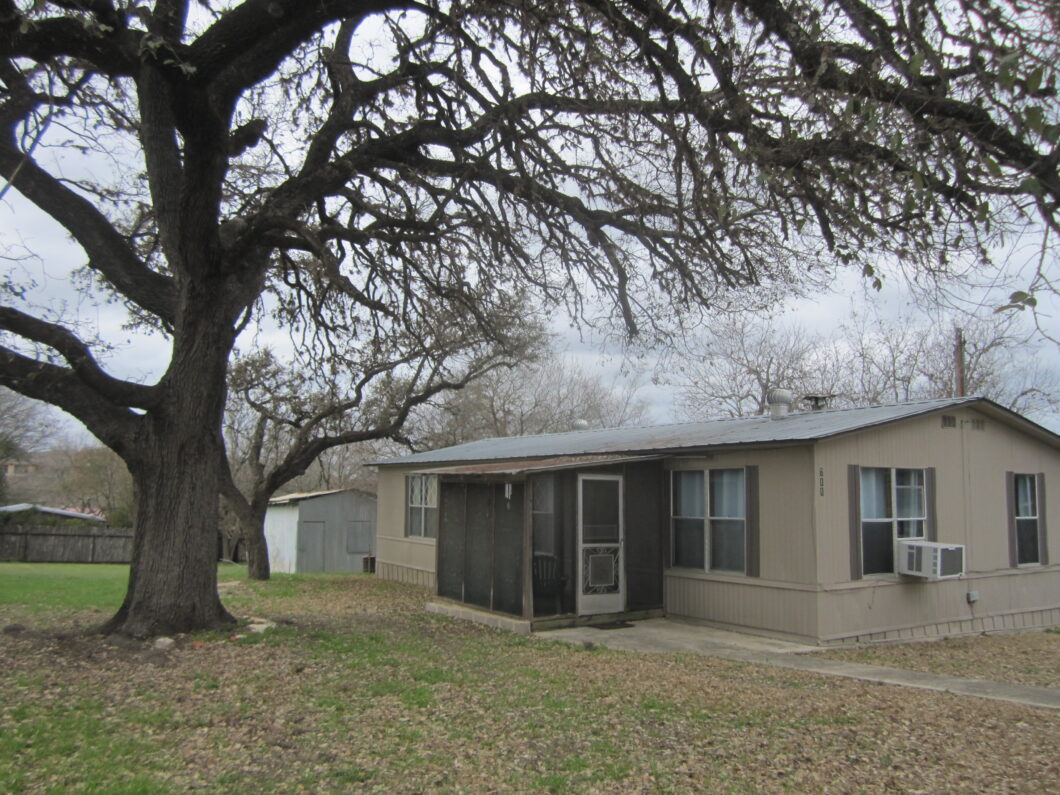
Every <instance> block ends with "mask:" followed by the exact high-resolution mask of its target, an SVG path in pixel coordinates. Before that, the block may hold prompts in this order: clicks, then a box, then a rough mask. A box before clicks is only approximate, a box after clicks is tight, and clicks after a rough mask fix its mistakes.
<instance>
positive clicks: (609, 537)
mask: <svg viewBox="0 0 1060 795" xmlns="http://www.w3.org/2000/svg"><path fill="white" fill-rule="evenodd" d="M622 539H623V527H622V476H621V475H579V476H578V615H582V616H585V615H596V614H598V613H618V612H621V611H622V610H625V608H626V575H625V561H624V560H623V554H624V553H623V544H622Z"/></svg>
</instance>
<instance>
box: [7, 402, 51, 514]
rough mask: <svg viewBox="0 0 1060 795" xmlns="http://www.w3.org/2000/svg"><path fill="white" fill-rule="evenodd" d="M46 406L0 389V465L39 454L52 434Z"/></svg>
mask: <svg viewBox="0 0 1060 795" xmlns="http://www.w3.org/2000/svg"><path fill="white" fill-rule="evenodd" d="M49 413H50V412H49V407H48V405H47V404H45V403H41V402H39V401H36V400H30V399H29V398H25V397H23V396H22V395H20V394H18V393H17V392H12V391H11V390H10V389H7V388H5V387H3V386H0V464H2V463H4V462H5V461H8V460H11V459H19V458H24V457H25V456H27V455H28V454H29V453H30V452H32V451H33V450H39V449H40V448H41V446H42V444H43V442H44V441H45V439H46V438H47V437H48V435H49V433H50V432H51V431H52V428H53V423H52V422H51V421H50V418H49V417H48V414H49ZM7 492H8V486H7V479H6V471H5V468H4V467H3V466H0V503H2V502H6V500H7V496H6V495H7Z"/></svg>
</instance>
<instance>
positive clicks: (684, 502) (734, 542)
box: [671, 469, 747, 572]
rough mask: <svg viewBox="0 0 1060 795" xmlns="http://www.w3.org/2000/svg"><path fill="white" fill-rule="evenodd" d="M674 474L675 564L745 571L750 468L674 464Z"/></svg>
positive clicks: (672, 511) (672, 517)
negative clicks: (688, 467)
mask: <svg viewBox="0 0 1060 795" xmlns="http://www.w3.org/2000/svg"><path fill="white" fill-rule="evenodd" d="M671 475H672V480H671V482H672V494H671V524H672V532H673V565H674V566H679V567H682V568H692V569H710V570H713V571H735V572H745V571H746V560H747V552H746V547H747V498H746V494H747V492H746V483H745V470H743V469H711V470H707V471H705V472H704V471H701V470H675V471H674V472H672V473H671Z"/></svg>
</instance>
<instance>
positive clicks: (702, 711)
mask: <svg viewBox="0 0 1060 795" xmlns="http://www.w3.org/2000/svg"><path fill="white" fill-rule="evenodd" d="M224 591H225V601H226V604H228V605H229V606H230V608H231V609H232V610H233V611H234V612H235V613H237V614H239V615H242V616H264V617H268V618H271V619H273V620H275V621H277V622H278V626H277V627H276V629H273V630H270V631H268V632H266V633H264V634H263V635H250V634H244V633H243V632H236V633H231V634H230V633H223V634H219V633H205V634H201V635H194V636H188V637H180V638H177V639H176V641H177V642H176V645H175V646H174V648H173V649H171V650H170V651H166V652H163V651H158V650H155V649H154V648H152V646H151V645H150V644H143V643H138V642H126V641H118V640H108V639H103V638H100V637H98V636H93V635H86V634H84V633H83V632H80V631H78V628H79V627H82V626H84V625H86V624H87V623H90V622H92V621H97V620H98V619H99V618H100V616H98V615H96V614H94V613H82V614H77V615H73V614H65V615H54V614H53V615H47V616H41V615H35V616H33V617H31V618H26V617H25V616H24V615H23V616H20V615H19V613H18V611H17V610H15V609H13V608H4V609H3V611H0V626H2V625H4V624H10V623H11V621H12V620H16V619H19V618H21V619H22V621H23V623H25V625H26V626H25V629H24V630H21V631H15V632H12V633H9V634H3V635H0V688H2V689H0V692H2V693H3V699H2V700H0V791H9V792H47V791H52V792H70V791H86V792H87V791H95V792H119V791H121V792H152V793H153V792H165V791H194V790H208V791H213V792H254V793H261V792H350V791H374V792H410V793H411V792H470V793H479V792H545V791H554V792H646V791H665V792H688V791H702V792H766V793H770V792H792V791H794V792H836V793H846V792H866V793H877V792H881V793H882V792H931V793H937V792H999V793H1000V792H1004V793H1015V792H1035V793H1038V792H1060V783H1058V782H1060V758H1058V754H1057V746H1058V741H1060V715H1057V714H1055V713H1053V712H1050V711H1046V710H1040V709H1033V708H1030V707H1023V706H1019V705H1014V704H1005V703H998V702H987V701H983V700H979V699H974V698H962V697H958V696H953V695H949V694H939V693H930V692H926V691H918V690H911V689H902V688H895V687H889V686H884V685H876V684H869V683H864V682H856V681H851V680H841V679H834V678H828V677H823V676H818V675H814V674H807V673H801V672H797V671H788V670H780V669H775V668H768V667H759V666H752V665H745V664H739V663H732V662H726V661H723V660H716V659H711V658H704V657H696V656H691V655H673V656H655V655H635V654H629V653H622V652H612V651H607V650H603V649H593V650H586V649H579V648H573V647H569V646H566V645H564V644H560V643H553V642H547V641H542V640H540V639H534V638H530V639H526V638H521V637H517V636H513V635H510V634H506V633H502V632H498V631H494V630H490V629H486V628H483V627H479V626H474V625H470V624H466V623H460V622H453V621H450V620H447V619H444V618H440V617H437V616H430V615H426V614H425V613H424V612H423V604H424V602H425V600H426V598H427V594H426V592H425V591H423V590H421V589H415V588H410V587H408V586H400V585H396V584H392V583H384V582H379V581H377V580H375V579H374V578H370V577H352V578H351V577H347V578H324V577H318V578H306V579H297V580H295V579H288V580H280V579H278V580H275V581H273V582H270V583H265V584H260V583H242V582H236V583H233V584H229V585H225V586H224ZM241 636H242V637H241ZM1026 637H1039V638H1040V637H1043V636H1041V635H1038V636H1004V637H992V638H982V639H973V641H970V642H969V643H968V644H967V650H966V651H962V654H967V655H968V659H969V660H972V659H973V657H974V655H975V653H976V652H975V648H976V641H988V642H989V649H988V650H987V652H985V655H987V656H990V657H991V658H993V657H997V658H998V659H1001V658H1003V657H1004V656H1005V655H1006V652H1005V650H1004V649H1005V645H1004V644H1006V643H1008V644H1012V645H1010V646H1009V648H1010V649H1012V648H1018V649H1026V653H1025V654H1024V653H1023V652H1020V659H1021V660H1023V662H1024V663H1026V664H1022V665H1020V666H1017V667H1021V668H1028V667H1030V666H1031V665H1032V664H1038V663H1031V662H1029V661H1030V660H1032V659H1034V658H1035V655H1036V654H1039V656H1040V657H1042V658H1043V659H1041V660H1040V661H1039V662H1040V664H1041V665H1042V666H1048V665H1055V662H1056V659H1055V649H1056V647H1055V645H1050V644H1053V643H1054V642H1055V638H1052V637H1049V638H1047V639H1046V644H1045V645H1043V646H1037V647H1032V646H1024V642H1025V641H1024V639H1025V638H1026ZM994 644H998V645H997V646H995V645H994ZM940 648H943V647H942V646H941V644H917V645H916V648H915V649H912V650H911V651H909V652H907V653H908V654H909V655H910V657H915V656H916V652H920V653H921V655H922V656H936V657H937V656H938V654H937V653H936V650H937V649H940ZM962 648H963V647H962ZM980 648H985V647H984V646H980ZM1035 649H1037V650H1038V651H1035ZM870 651H875V652H882V651H885V650H879V649H874V650H870ZM841 653H842V654H845V653H848V652H841ZM831 654H840V653H838V652H833V653H831ZM888 664H893V663H888ZM971 664H972V663H971V662H969V665H971ZM999 670H1000V669H999ZM1054 682H1055V679H1054Z"/></svg>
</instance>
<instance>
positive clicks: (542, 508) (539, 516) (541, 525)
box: [530, 475, 559, 555]
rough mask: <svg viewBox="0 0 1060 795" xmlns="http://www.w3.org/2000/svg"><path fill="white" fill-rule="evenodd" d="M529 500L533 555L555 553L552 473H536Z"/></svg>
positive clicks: (554, 487)
mask: <svg viewBox="0 0 1060 795" xmlns="http://www.w3.org/2000/svg"><path fill="white" fill-rule="evenodd" d="M531 492H532V497H531V501H530V522H531V524H532V525H533V533H534V554H535V555H539V554H540V555H556V554H557V553H558V551H559V550H558V549H557V544H556V513H555V493H556V480H555V477H554V476H553V475H538V476H536V477H535V478H534V479H533V488H532V489H531Z"/></svg>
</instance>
